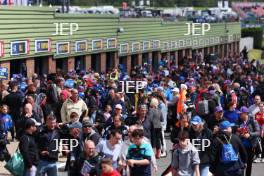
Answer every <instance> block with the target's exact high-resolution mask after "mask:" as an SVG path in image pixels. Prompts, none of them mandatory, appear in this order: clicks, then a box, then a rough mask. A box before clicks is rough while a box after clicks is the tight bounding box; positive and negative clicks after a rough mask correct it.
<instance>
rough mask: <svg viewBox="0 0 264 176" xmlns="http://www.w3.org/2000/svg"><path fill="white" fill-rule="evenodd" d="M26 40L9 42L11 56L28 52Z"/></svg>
mask: <svg viewBox="0 0 264 176" xmlns="http://www.w3.org/2000/svg"><path fill="white" fill-rule="evenodd" d="M28 51H29V50H28V41H16V42H11V53H10V55H12V56H17V55H22V54H27V53H28Z"/></svg>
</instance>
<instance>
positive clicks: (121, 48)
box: [120, 43, 129, 54]
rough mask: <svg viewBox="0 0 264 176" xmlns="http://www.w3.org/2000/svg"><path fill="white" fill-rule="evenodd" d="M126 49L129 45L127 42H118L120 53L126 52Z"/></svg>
mask: <svg viewBox="0 0 264 176" xmlns="http://www.w3.org/2000/svg"><path fill="white" fill-rule="evenodd" d="M128 50H129V45H128V43H123V44H120V53H121V54H126V53H128Z"/></svg>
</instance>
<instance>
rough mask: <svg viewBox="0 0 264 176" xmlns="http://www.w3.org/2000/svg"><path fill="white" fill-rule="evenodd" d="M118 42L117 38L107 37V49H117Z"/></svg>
mask: <svg viewBox="0 0 264 176" xmlns="http://www.w3.org/2000/svg"><path fill="white" fill-rule="evenodd" d="M116 43H117V42H116V38H110V39H107V49H115V48H116Z"/></svg>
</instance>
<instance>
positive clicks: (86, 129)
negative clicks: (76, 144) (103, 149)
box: [82, 118, 101, 145]
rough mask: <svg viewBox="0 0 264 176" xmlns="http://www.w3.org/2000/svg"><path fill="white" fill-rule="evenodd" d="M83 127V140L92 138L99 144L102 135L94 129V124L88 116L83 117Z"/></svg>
mask: <svg viewBox="0 0 264 176" xmlns="http://www.w3.org/2000/svg"><path fill="white" fill-rule="evenodd" d="M82 128H83V130H82V131H83V133H82V142H85V141H87V140H91V141H93V142H94V143H95V145H97V144H98V142H99V140H100V138H101V136H100V134H98V133H97V132H96V131H95V130H94V129H93V124H92V123H91V122H90V121H89V119H88V118H84V119H83V121H82Z"/></svg>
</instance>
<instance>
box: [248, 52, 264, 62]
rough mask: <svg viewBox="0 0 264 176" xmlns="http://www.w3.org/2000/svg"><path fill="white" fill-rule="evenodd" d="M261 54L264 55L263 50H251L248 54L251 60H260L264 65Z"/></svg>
mask: <svg viewBox="0 0 264 176" xmlns="http://www.w3.org/2000/svg"><path fill="white" fill-rule="evenodd" d="M261 53H262V50H258V49H253V50H250V51H249V52H248V58H249V59H250V60H252V59H256V60H260V61H261V63H262V64H264V59H261Z"/></svg>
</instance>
